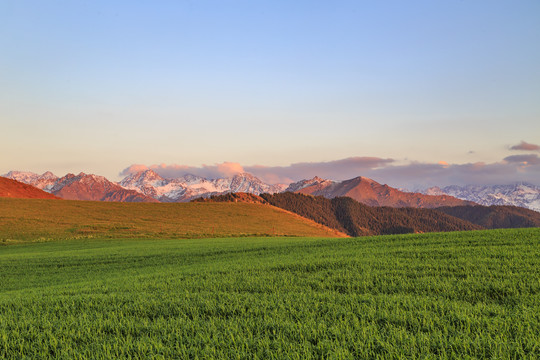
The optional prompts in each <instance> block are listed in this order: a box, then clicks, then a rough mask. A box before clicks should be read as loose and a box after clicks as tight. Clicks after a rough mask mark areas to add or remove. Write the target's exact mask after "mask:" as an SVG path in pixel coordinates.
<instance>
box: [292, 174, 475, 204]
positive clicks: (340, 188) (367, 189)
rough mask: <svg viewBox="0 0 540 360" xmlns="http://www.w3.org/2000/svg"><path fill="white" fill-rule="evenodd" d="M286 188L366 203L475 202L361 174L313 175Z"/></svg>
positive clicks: (303, 192) (301, 192)
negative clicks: (343, 176) (417, 190)
mask: <svg viewBox="0 0 540 360" xmlns="http://www.w3.org/2000/svg"><path fill="white" fill-rule="evenodd" d="M285 191H290V192H296V193H300V194H307V195H314V196H323V197H325V198H328V199H332V198H335V197H342V196H348V197H350V198H353V199H354V200H356V201H358V202H361V203H363V204H366V205H369V206H390V207H414V208H437V207H440V206H458V205H474V204H475V203H473V202H471V201H464V200H460V199H457V198H455V197H452V196H449V195H426V194H420V193H411V192H404V191H400V190H398V189H395V188H393V187H390V186H388V185H381V184H379V183H378V182H376V181H374V180H372V179H369V178H366V177H362V176H359V177H356V178H354V179H350V180H345V181H331V180H325V179H321V178H319V177H314V178H313V179H310V180H302V181H299V182H296V183H292V184H291V185H289V187H288V188H287V189H286V190H285Z"/></svg>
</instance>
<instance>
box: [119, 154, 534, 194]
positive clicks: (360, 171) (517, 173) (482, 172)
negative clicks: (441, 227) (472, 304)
mask: <svg viewBox="0 0 540 360" xmlns="http://www.w3.org/2000/svg"><path fill="white" fill-rule="evenodd" d="M146 169H152V170H154V171H156V172H157V173H158V174H160V175H161V176H163V177H165V178H176V177H181V176H183V175H186V174H193V175H198V176H202V177H205V178H210V179H215V178H220V177H231V176H233V175H235V174H238V173H242V172H248V173H250V174H253V175H255V176H257V177H258V178H260V179H261V180H262V181H264V182H266V183H268V184H277V183H284V184H288V183H291V182H294V181H298V180H302V179H307V178H312V177H314V176H319V177H322V178H326V179H332V180H345V179H351V178H354V177H357V176H366V177H370V178H372V179H374V180H376V181H378V182H380V183H386V184H389V185H391V186H393V187H398V188H406V189H409V190H416V189H424V188H427V187H430V186H447V185H467V184H484V185H495V184H511V183H515V182H529V183H533V184H539V183H540V157H539V156H538V155H537V154H524V155H512V156H508V157H505V158H504V159H502V160H501V161H498V162H493V163H485V162H474V163H466V164H451V163H448V162H446V161H439V162H437V163H422V162H415V161H410V162H407V163H398V162H397V161H396V160H394V159H390V158H378V157H350V158H346V159H340V160H334V161H325V162H302V163H294V164H290V165H287V166H263V165H251V166H244V165H241V164H239V163H235V162H223V163H220V164H214V165H201V166H198V167H195V166H188V165H178V164H169V165H167V164H160V165H150V166H147V165H137V164H135V165H131V166H130V167H128V168H126V169H124V170H123V171H122V172H121V173H120V175H121V176H127V175H129V174H131V173H134V172H137V171H141V170H146Z"/></svg>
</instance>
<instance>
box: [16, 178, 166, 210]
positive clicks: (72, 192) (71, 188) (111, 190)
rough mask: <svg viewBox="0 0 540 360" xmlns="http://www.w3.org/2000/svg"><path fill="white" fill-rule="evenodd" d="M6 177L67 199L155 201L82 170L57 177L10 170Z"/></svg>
mask: <svg viewBox="0 0 540 360" xmlns="http://www.w3.org/2000/svg"><path fill="white" fill-rule="evenodd" d="M6 177H9V178H11V179H14V180H18V181H20V182H23V183H26V184H29V185H32V186H35V187H37V188H40V189H43V190H45V191H47V192H48V193H51V194H54V195H56V196H58V197H60V198H62V199H67V200H94V201H122V202H157V201H156V200H155V199H153V198H151V197H149V196H146V195H144V194H141V193H140V192H138V191H134V190H127V189H124V188H123V187H121V186H120V185H118V184H115V183H113V182H111V181H109V180H107V179H106V178H105V177H103V176H97V175H92V174H85V173H82V172H81V173H80V174H79V175H74V174H67V175H65V176H63V177H61V178H59V177H57V176H55V175H54V174H52V173H50V172H46V173H44V174H42V175H39V174H35V173H31V172H22V171H10V172H9V173H7V174H6Z"/></svg>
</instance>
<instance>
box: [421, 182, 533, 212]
mask: <svg viewBox="0 0 540 360" xmlns="http://www.w3.org/2000/svg"><path fill="white" fill-rule="evenodd" d="M423 193H424V194H428V195H443V194H446V195H451V196H455V197H457V198H459V199H463V200H469V201H474V202H475V203H478V204H480V205H486V206H489V205H511V206H519V207H524V208H527V209H531V210H535V211H539V212H540V186H536V185H532V184H515V185H492V186H478V185H467V186H456V185H452V186H446V187H444V188H442V189H441V188H439V187H432V188H429V189H427V190H424V191H423Z"/></svg>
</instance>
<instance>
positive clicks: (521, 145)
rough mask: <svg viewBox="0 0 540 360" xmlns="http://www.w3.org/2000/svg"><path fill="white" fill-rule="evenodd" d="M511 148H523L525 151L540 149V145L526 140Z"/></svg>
mask: <svg viewBox="0 0 540 360" xmlns="http://www.w3.org/2000/svg"><path fill="white" fill-rule="evenodd" d="M510 150H523V151H540V145H536V144H529V143H527V142H525V141H523V140H522V141H521V143H519V144H517V145H514V146H512V147H510Z"/></svg>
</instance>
